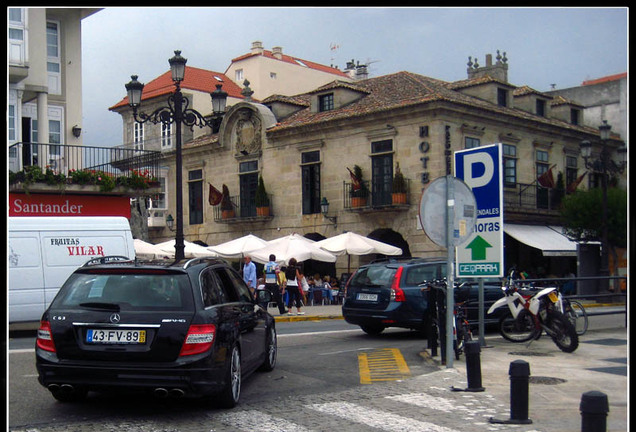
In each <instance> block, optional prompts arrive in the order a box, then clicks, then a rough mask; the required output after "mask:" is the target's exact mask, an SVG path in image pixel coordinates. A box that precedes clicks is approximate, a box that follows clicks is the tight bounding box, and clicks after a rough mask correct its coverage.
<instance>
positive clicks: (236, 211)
mask: <svg viewBox="0 0 636 432" xmlns="http://www.w3.org/2000/svg"><path fill="white" fill-rule="evenodd" d="M268 196H269V207H268V210H267V211H266V212H265V213H261V210H259V208H257V207H256V201H255V200H254V199H253V198H252V197H241V196H240V195H236V196H231V197H230V202H231V203H232V208H231V210H230V209H229V208H227V209H225V210H224V209H223V204H219V205H217V206H214V221H215V222H226V223H227V222H247V221H258V220H267V219H270V218H272V217H273V216H274V211H273V206H272V202H273V201H272V195H270V194H268Z"/></svg>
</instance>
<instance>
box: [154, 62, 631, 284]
mask: <svg viewBox="0 0 636 432" xmlns="http://www.w3.org/2000/svg"><path fill="white" fill-rule="evenodd" d="M507 67H508V64H507V59H506V58H505V54H504V55H503V56H498V57H497V61H496V63H494V64H493V63H492V59H491V58H488V57H487V62H486V66H484V68H483V69H482V68H481V67H479V65H477V64H476V63H472V61H471V62H469V67H468V78H467V79H466V80H462V81H457V82H445V81H441V80H438V79H434V78H430V77H425V76H422V75H418V74H414V73H410V72H399V73H395V74H391V75H385V76H380V77H375V78H369V79H366V80H360V81H354V82H352V81H347V80H342V81H341V80H335V81H333V82H330V83H328V84H325V85H323V86H320V87H317V88H315V89H314V90H312V91H309V92H306V93H302V94H298V95H294V96H281V95H272V96H270V97H268V98H265V99H264V100H262V101H261V102H260V103H258V102H253V101H243V102H239V103H237V104H234V105H233V106H232V107H231V108H230V110H229V111H228V112H227V114H226V115H225V117H224V119H223V122H222V125H221V130H220V132H219V133H218V134H215V135H206V136H202V137H199V138H196V139H194V140H192V141H190V142H188V143H186V144H185V145H184V154H183V160H184V163H183V178H184V191H183V195H184V198H185V199H187V200H188V201H187V202H185V203H184V230H185V235H186V239H187V240H189V241H196V240H199V241H201V242H203V243H205V244H208V245H215V244H219V243H222V242H225V241H228V240H231V239H233V238H236V237H239V236H242V235H245V234H248V233H252V234H254V235H257V236H259V237H261V238H264V239H266V240H269V239H273V238H276V237H280V236H282V235H286V234H290V233H292V232H296V233H299V234H302V235H305V236H307V237H309V238H313V239H321V238H326V237H330V236H333V235H336V234H339V233H341V232H344V231H354V232H356V233H359V234H362V235H368V236H370V237H373V238H376V239H378V240H381V241H386V242H388V243H392V244H395V245H397V246H399V247H402V249H403V251H404V252H405V255H409V254H410V255H411V256H421V257H432V256H444V255H445V254H446V252H445V250H443V248H440V247H439V246H437V245H435V244H434V243H433V242H432V241H431V240H430V239H429V238H428V236H427V235H426V233H425V232H424V231H423V230H422V228H421V226H420V224H419V218H418V214H419V210H420V209H419V202H420V197H421V195H422V192H423V191H424V190H425V189H426V187H427V185H428V184H429V183H430V182H431V181H433V180H434V179H435V178H437V177H440V176H443V175H445V174H446V171H447V162H446V161H447V159H446V154H445V145H446V143H450V146H451V151H457V150H461V149H464V148H470V147H475V146H479V145H487V144H491V143H501V144H502V147H503V152H504V174H505V179H504V196H505V198H504V206H505V207H504V220H505V222H506V223H516V224H528V225H558V224H559V220H558V211H557V205H558V202H557V201H555V198H554V193H555V190H554V189H543V188H541V187H539V186H538V185H537V182H536V180H537V177H538V176H539V175H541V174H542V173H544V172H545V171H548V170H549V169H550V167H554V168H553V172H554V176H555V178H556V177H557V174H558V173H561V174H562V176H563V178H564V179H565V180H566V184H567V182H569V181H570V180H572V179H576V178H577V177H578V176H580V175H581V174H582V173H583V171H584V167H583V162H582V159H581V157H580V154H579V153H580V152H579V145H580V142H581V141H583V140H591V141H598V139H599V133H598V129H596V128H592V127H588V126H585V125H584V123H583V122H581V121H579V120H580V117H577V120H576V121H570V120H571V119H572V117H569V116H568V118H564V117H563V116H559V109H560V108H558V107H557V108H556V109H555V110H554V114H556V115H553V111H552V103H553V101H554V99H553V98H552V97H551V96H549V95H547V94H545V93H541V92H538V91H536V90H533V89H531V88H529V87H525V86H524V87H518V86H515V85H512V84H510V83H508V82H507V73H504V72H506V71H507ZM558 104H559V106H562V105H563V104H565V105H566V106H567V110H568V113H571V112H572V111H576V110H577V109H580V105H578V104H576V103H574V102H570V101H564V100H561V99H559V100H558ZM580 115H582V113H580ZM621 143H622V142H621V141H620V137H618V136H617V135H614V136H613V137H612V139H611V142H610V145H611V146H613V147H614V148H617V147H618V146H619V145H620V144H621ZM164 158H165V159H164V164H165V166H166V167H168V170H167V179H168V183H170V179H173V178H174V152H166V153H165V155H164ZM398 164H399V166H400V168H401V171H402V173H403V174H404V176H405V177H406V178H407V182H408V198H407V201H406V203H400V204H394V203H393V202H392V201H391V197H390V195H391V190H392V187H393V186H392V180H393V176H394V173H395V170H396V166H397V165H398ZM355 165H358V166H359V167H360V168H361V169H362V173H363V179H362V180H363V181H366V182H368V183H367V184H368V188H369V196H368V201H367V203H366V205H364V206H363V207H354V200H353V199H352V194H351V190H352V184H351V177H350V174H349V169H351V170H353V169H354V166H355ZM259 176H262V178H263V180H264V183H265V185H266V188H267V191H268V193H269V195H270V197H271V212H270V214H269V215H268V216H260V215H257V214H256V212H255V209H254V208H253V207H254V194H255V189H256V183H257V179H258V177H259ZM209 185H212V186H214V187H215V188H217V189H221V186H222V185H227V187H228V189H229V192H230V193H229V194H230V196H231V198H232V201H233V205H234V207H235V209H236V213H235V216H234V217H233V218H230V219H223V217H222V213H221V211H220V208H219V207H220V206H211V205H209V203H208V188H209ZM579 187H585V186H584V185H583V184H582V185H580V186H579ZM171 189H172V188H167V189H166V194H167V199H166V202H167V209H168V210H167V211H168V213H170V212H172V213H173V214H174V202H173V198H172V197H173V196H174V192H173V191H172V190H171ZM323 198H326V199H327V200H328V202H329V203H330V207H329V212H328V216H330V217H331V218H332V219H333V218H334V217H336V218H337V221H336V222H335V223H334V222H333V221H332V220H331V219H329V218H326V217H324V216H323V215H322V213H321V209H320V202H321V201H322V199H323ZM439 211H444V210H443V209H440V210H439ZM193 214H194V215H196V217H194V218H193ZM150 235H151V238H152V240H153V241H156V242H158V241H162V240H164V239H166V238H170V237H171V236H172V233H171V232H170V231H169V230H168V229H167V228H161V229H157V230H152V231H151V234H150ZM540 255H541V254H540V251H539V257H540ZM351 258H352V261H351V266H352V268H355V267H354V266H356V265H358V264H359V263H360V262H362V261H365V260H369V259H370V258H371V257H368V256H366V257H360V258H358V257H351ZM512 259H514V260H517V259H519V257H513V258H509V260H512ZM537 259H539V258H537ZM568 259H569V262H571V261H572V259H574V261H575V260H576V258H572V256H570V257H568ZM532 260H534V258H533V259H532ZM510 264H511V263H510V262H509V263H507V265H510ZM528 265H534V266H536V265H537V264H536V263H533V262H528ZM548 265H551V266H552V267H554V269H546V272H550V271H553V272H555V271H557V270H559V272H562V271H563V263H562V261H560V260H559V259H558V258H557V259H554V260H552V261H551V264H548ZM568 265H569V264H568ZM346 267H347V259H346V258H340V259H339V261H338V262H337V263H336V268H335V270H334V271H333V272H332V274H335V275H339V274H340V273H341V272H343V271H346Z"/></svg>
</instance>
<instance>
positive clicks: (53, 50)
mask: <svg viewBox="0 0 636 432" xmlns="http://www.w3.org/2000/svg"><path fill="white" fill-rule="evenodd" d="M46 71H47V73H48V84H49V94H62V77H61V72H62V71H61V55H60V29H59V24H58V23H57V22H53V21H47V23H46Z"/></svg>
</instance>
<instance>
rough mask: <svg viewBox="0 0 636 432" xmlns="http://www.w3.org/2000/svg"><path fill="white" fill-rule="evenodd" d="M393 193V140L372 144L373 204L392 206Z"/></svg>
mask: <svg viewBox="0 0 636 432" xmlns="http://www.w3.org/2000/svg"><path fill="white" fill-rule="evenodd" d="M392 191H393V140H390V139H389V140H382V141H375V142H372V143H371V194H372V195H371V202H372V203H373V205H374V206H382V205H390V204H391V203H392V200H391V192H392Z"/></svg>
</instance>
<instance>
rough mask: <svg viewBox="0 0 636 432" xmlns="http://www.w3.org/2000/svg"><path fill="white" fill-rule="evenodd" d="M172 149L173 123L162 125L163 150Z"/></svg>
mask: <svg viewBox="0 0 636 432" xmlns="http://www.w3.org/2000/svg"><path fill="white" fill-rule="evenodd" d="M171 148H172V123H168V124H166V123H161V149H171Z"/></svg>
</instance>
